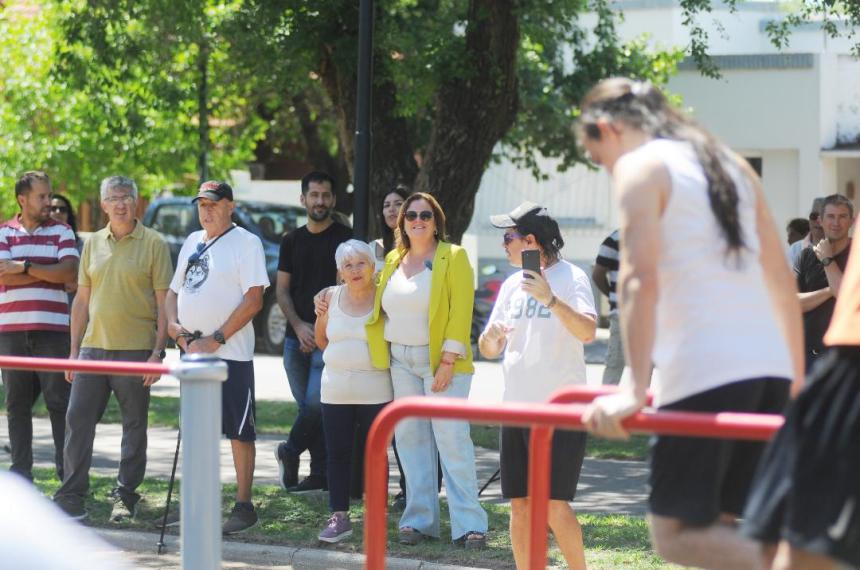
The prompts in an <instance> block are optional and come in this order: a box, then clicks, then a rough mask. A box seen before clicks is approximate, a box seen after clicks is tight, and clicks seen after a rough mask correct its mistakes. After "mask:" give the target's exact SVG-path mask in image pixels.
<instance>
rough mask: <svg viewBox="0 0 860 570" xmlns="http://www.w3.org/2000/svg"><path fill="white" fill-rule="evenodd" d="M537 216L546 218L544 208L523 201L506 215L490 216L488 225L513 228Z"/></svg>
mask: <svg viewBox="0 0 860 570" xmlns="http://www.w3.org/2000/svg"><path fill="white" fill-rule="evenodd" d="M538 216H548V214H547V211H546V208H544V207H543V206H540V205H538V204H535V203H534V202H529V201H525V202H523V203H522V204H520V205H519V206H517V207H516V208H514V209H513V210H511V211H510V212H508V213H507V214H496V215H495V216H490V223H491V224H493V226H495V227H497V228H503V229H504V228H513V227H514V226H518V225H520V224H521V223H523V222H524V221H528V220H530V219H532V218H536V217H538Z"/></svg>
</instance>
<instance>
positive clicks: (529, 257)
mask: <svg viewBox="0 0 860 570" xmlns="http://www.w3.org/2000/svg"><path fill="white" fill-rule="evenodd" d="M523 269H528V270H530V271H534V272H535V273H540V251H538V250H536V249H524V250H523ZM524 276H525V277H527V278H529V279H531V278H532V277H531V275H528V274H525V275H524Z"/></svg>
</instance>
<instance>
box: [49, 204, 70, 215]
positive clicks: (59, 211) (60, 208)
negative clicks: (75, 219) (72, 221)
mask: <svg viewBox="0 0 860 570" xmlns="http://www.w3.org/2000/svg"><path fill="white" fill-rule="evenodd" d="M51 212H53V213H55V214H68V213H69V209H68V208H67V207H65V206H51Z"/></svg>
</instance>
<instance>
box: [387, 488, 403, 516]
mask: <svg viewBox="0 0 860 570" xmlns="http://www.w3.org/2000/svg"><path fill="white" fill-rule="evenodd" d="M391 510H392V511H394V512H396V513H402V512H403V511H405V510H406V493H404V492H403V491H400V492H399V493H397V494H396V495H394V500H393V501H391Z"/></svg>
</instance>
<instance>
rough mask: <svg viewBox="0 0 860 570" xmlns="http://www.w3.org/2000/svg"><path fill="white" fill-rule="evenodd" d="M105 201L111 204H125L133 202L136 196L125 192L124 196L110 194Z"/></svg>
mask: <svg viewBox="0 0 860 570" xmlns="http://www.w3.org/2000/svg"><path fill="white" fill-rule="evenodd" d="M104 201H105V202H107V203H108V204H111V205H115V204H119V203H120V202H122V203H124V204H131V203H132V202H134V196H132V195H131V194H125V195H123V196H108V197H107V198H105V199H104Z"/></svg>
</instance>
